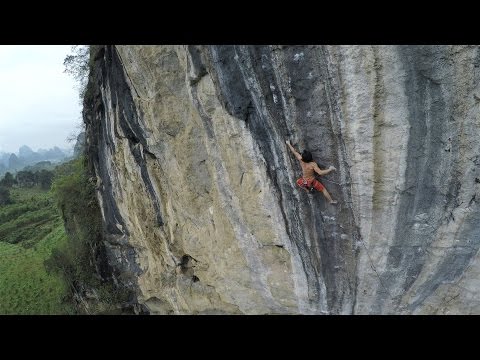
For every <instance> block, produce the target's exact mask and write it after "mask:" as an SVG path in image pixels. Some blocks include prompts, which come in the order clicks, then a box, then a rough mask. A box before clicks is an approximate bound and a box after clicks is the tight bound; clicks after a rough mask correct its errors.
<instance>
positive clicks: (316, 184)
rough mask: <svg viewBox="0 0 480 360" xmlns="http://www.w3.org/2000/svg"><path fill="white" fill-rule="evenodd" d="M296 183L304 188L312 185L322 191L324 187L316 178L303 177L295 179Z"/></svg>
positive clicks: (307, 188)
mask: <svg viewBox="0 0 480 360" xmlns="http://www.w3.org/2000/svg"><path fill="white" fill-rule="evenodd" d="M297 185H298V186H300V187H301V188H303V189H305V190H309V189H310V188H311V187H314V188H315V189H316V190H318V191H323V189H325V187H324V186H323V185H322V183H321V182H320V181H318V180H317V179H312V180H306V179H304V178H303V177H301V178H299V179H298V180H297Z"/></svg>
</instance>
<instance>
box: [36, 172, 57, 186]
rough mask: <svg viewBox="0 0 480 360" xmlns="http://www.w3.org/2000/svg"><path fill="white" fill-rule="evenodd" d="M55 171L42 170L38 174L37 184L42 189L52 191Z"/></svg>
mask: <svg viewBox="0 0 480 360" xmlns="http://www.w3.org/2000/svg"><path fill="white" fill-rule="evenodd" d="M53 176H54V174H53V171H48V170H45V169H43V170H41V171H37V172H36V178H37V183H38V184H39V185H40V186H41V188H42V189H50V187H51V186H52V181H53Z"/></svg>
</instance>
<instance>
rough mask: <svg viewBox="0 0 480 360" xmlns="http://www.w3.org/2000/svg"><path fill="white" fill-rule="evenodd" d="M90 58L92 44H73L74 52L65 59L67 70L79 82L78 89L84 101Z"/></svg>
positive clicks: (64, 63)
mask: <svg viewBox="0 0 480 360" xmlns="http://www.w3.org/2000/svg"><path fill="white" fill-rule="evenodd" d="M89 60H90V46H89V45H74V46H72V53H71V54H70V55H67V57H66V58H65V60H64V61H63V65H64V66H65V72H66V73H67V74H69V75H72V76H73V78H74V79H75V81H77V83H78V90H79V92H80V101H82V102H83V96H84V95H85V89H86V87H87V82H88V73H89V71H90V69H89Z"/></svg>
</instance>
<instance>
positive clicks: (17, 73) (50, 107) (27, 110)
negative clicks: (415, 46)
mask: <svg viewBox="0 0 480 360" xmlns="http://www.w3.org/2000/svg"><path fill="white" fill-rule="evenodd" d="M70 49H71V46H69V45H31V46H30V45H28V46H27V45H15V46H14V45H0V151H8V152H17V151H18V148H19V147H20V146H22V145H24V144H25V145H28V146H30V147H31V148H32V149H33V150H34V151H36V150H38V149H39V148H45V149H48V148H51V147H53V146H55V145H56V146H59V147H62V148H64V147H71V146H73V144H72V143H68V142H67V141H66V139H67V137H69V135H71V134H72V133H74V132H75V133H78V132H79V129H78V125H79V124H80V123H81V107H80V104H79V97H78V90H77V89H76V88H75V86H76V83H75V81H74V80H73V78H72V77H71V76H70V75H68V74H66V73H64V72H63V71H64V69H65V68H64V66H63V60H64V58H65V56H66V55H67V54H70Z"/></svg>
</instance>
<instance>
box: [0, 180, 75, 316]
mask: <svg viewBox="0 0 480 360" xmlns="http://www.w3.org/2000/svg"><path fill="white" fill-rule="evenodd" d="M9 192H10V197H11V201H12V203H10V204H7V205H3V206H0V314H69V313H72V312H73V308H72V306H71V305H69V303H68V302H66V301H65V299H66V297H67V295H68V288H67V286H66V284H65V282H64V281H63V279H62V277H61V276H59V275H58V274H53V273H48V272H47V271H46V269H45V266H44V261H45V260H47V259H48V258H49V257H50V256H51V254H52V250H53V249H54V248H55V247H57V246H61V245H62V244H65V243H66V241H67V237H66V235H65V231H64V227H63V221H62V219H61V218H60V216H59V214H58V211H57V208H56V206H55V203H54V201H53V199H52V194H51V193H50V192H49V191H46V190H42V189H40V188H37V187H34V188H12V189H10V190H9Z"/></svg>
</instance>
